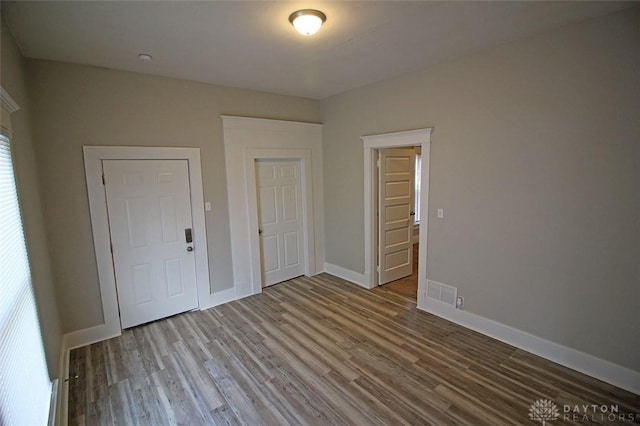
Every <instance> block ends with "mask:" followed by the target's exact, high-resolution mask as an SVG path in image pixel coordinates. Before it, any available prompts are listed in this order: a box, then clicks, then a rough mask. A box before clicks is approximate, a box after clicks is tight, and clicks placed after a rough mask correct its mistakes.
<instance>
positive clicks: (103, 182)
mask: <svg viewBox="0 0 640 426" xmlns="http://www.w3.org/2000/svg"><path fill="white" fill-rule="evenodd" d="M102 184H103V185H106V183H105V181H104V173H103V174H102Z"/></svg>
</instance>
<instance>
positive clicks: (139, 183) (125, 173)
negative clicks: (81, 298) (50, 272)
mask: <svg viewBox="0 0 640 426" xmlns="http://www.w3.org/2000/svg"><path fill="white" fill-rule="evenodd" d="M103 171H104V177H105V187H106V197H107V210H108V214H109V227H110V231H111V241H112V251H113V264H114V269H115V277H116V288H117V292H118V304H119V307H120V321H121V324H122V328H128V327H133V326H135V325H138V324H143V323H146V322H149V321H154V320H157V319H160V318H165V317H167V316H170V315H174V314H177V313H180V312H185V311H189V310H192V309H194V308H197V307H198V295H197V286H196V275H195V260H194V256H193V250H194V244H193V243H188V242H187V239H186V235H185V230H186V229H191V228H192V218H191V199H190V188H189V173H188V164H187V161H186V160H105V161H103Z"/></svg>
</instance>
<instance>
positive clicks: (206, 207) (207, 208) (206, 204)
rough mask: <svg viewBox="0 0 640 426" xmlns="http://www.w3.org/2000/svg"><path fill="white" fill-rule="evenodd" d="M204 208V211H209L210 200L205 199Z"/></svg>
mask: <svg viewBox="0 0 640 426" xmlns="http://www.w3.org/2000/svg"><path fill="white" fill-rule="evenodd" d="M204 209H205V211H208V212H210V211H211V202H209V201H207V202H205V203H204Z"/></svg>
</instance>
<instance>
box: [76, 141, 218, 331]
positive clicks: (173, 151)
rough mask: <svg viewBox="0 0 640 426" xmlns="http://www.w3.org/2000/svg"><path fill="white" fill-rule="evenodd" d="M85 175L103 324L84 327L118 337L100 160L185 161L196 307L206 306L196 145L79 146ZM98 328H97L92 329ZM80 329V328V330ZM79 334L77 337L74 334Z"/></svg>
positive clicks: (203, 231) (203, 226)
mask: <svg viewBox="0 0 640 426" xmlns="http://www.w3.org/2000/svg"><path fill="white" fill-rule="evenodd" d="M82 151H83V155H84V167H85V177H86V181H87V193H88V196H89V211H90V215H91V229H92V233H93V245H94V248H95V253H96V263H97V266H98V281H99V284H100V296H101V299H102V311H103V315H104V324H103V325H100V326H97V327H92V328H91V329H87V331H92V333H93V334H97V332H98V331H100V333H99V334H101V335H103V336H109V337H113V336H119V335H120V334H121V333H122V328H121V324H120V313H119V307H118V298H117V292H116V281H115V271H114V269H113V259H112V256H111V244H110V235H109V232H110V231H109V219H108V213H107V198H106V193H105V189H104V185H103V183H102V161H103V160H187V162H188V164H189V186H190V190H191V194H190V195H191V215H192V219H193V229H194V245H195V247H196V250H194V255H195V261H196V265H195V266H196V285H197V290H198V307H199V308H200V309H206V308H208V307H209V305H210V299H211V290H210V283H209V256H208V250H207V230H206V224H205V216H204V198H203V190H202V166H201V163H200V148H165V147H125V146H83V147H82ZM96 328H101V330H96ZM83 331H84V330H83ZM77 337H80V336H77Z"/></svg>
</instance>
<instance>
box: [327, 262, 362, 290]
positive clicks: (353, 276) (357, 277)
mask: <svg viewBox="0 0 640 426" xmlns="http://www.w3.org/2000/svg"><path fill="white" fill-rule="evenodd" d="M324 271H325V272H326V273H327V274H331V275H334V276H336V277H338V278H342V279H343V280H347V281H350V282H352V283H354V284H358V285H359V286H360V287H364V288H366V289H369V287H368V286H367V284H366V282H365V276H364V274H360V273H358V272H354V271H352V270H351V269H347V268H343V267H342V266H338V265H334V264H333V263H326V262H325V264H324Z"/></svg>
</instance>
